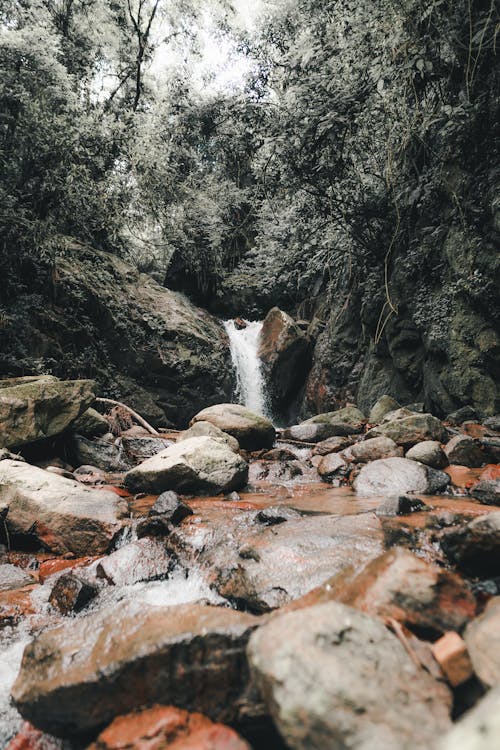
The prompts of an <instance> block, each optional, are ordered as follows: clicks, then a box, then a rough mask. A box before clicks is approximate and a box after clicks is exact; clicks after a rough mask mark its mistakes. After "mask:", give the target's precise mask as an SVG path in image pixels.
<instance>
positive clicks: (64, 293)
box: [0, 242, 232, 425]
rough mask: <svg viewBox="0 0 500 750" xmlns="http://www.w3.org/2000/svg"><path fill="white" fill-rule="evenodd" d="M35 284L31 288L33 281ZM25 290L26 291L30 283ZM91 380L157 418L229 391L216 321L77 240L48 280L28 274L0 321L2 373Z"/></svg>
mask: <svg viewBox="0 0 500 750" xmlns="http://www.w3.org/2000/svg"><path fill="white" fill-rule="evenodd" d="M34 289H35V290H36V293H34V292H33V290H34ZM27 290H29V291H27ZM37 371H38V372H51V373H52V374H54V375H57V376H63V377H65V378H71V377H83V378H87V377H89V378H92V379H94V380H96V381H97V382H98V384H99V386H100V389H99V390H100V393H101V395H106V396H108V397H112V398H117V399H119V400H123V401H125V402H126V403H128V404H130V406H132V407H134V408H135V409H137V410H138V411H139V412H140V413H142V414H143V415H144V416H145V417H146V418H148V419H150V420H152V421H153V422H154V423H156V424H162V423H168V422H170V423H174V424H178V425H185V424H187V423H188V422H189V420H190V419H191V417H192V416H193V415H194V414H196V413H197V412H198V411H199V410H200V409H201V408H203V407H205V406H207V405H209V404H212V403H218V402H221V401H227V400H228V399H229V397H230V393H231V386H232V380H231V365H230V354H229V344H228V340H227V337H226V333H225V331H224V328H223V327H222V326H221V325H220V323H219V321H218V320H217V319H216V318H214V317H212V316H211V315H210V314H208V313H207V312H205V311H202V310H200V309H199V308H197V307H195V306H194V305H193V304H191V303H190V302H189V301H188V300H187V299H186V298H185V297H184V296H183V295H181V294H177V293H175V292H171V291H169V290H168V289H165V288H164V287H162V286H160V285H159V284H157V283H156V282H155V281H154V280H153V279H151V278H150V277H149V276H146V275H144V274H140V273H139V272H137V271H136V270H135V269H133V268H132V267H131V266H129V265H128V264H126V263H124V262H123V261H121V260H119V259H118V258H116V257H115V256H112V255H109V254H107V253H103V252H98V251H95V250H93V249H91V248H89V247H87V246H84V245H80V244H78V243H76V242H70V243H68V246H67V249H66V252H65V253H64V255H62V256H61V257H59V258H58V259H57V262H56V265H55V267H54V268H53V271H52V281H51V282H50V283H45V284H40V283H37V281H36V279H33V278H30V279H27V283H26V285H25V286H24V291H23V287H22V285H21V284H20V292H19V294H18V297H17V299H16V301H15V303H14V304H11V305H10V306H9V314H8V317H7V316H6V317H4V318H3V319H2V324H1V326H0V376H2V377H3V376H10V375H22V374H32V373H34V372H37Z"/></svg>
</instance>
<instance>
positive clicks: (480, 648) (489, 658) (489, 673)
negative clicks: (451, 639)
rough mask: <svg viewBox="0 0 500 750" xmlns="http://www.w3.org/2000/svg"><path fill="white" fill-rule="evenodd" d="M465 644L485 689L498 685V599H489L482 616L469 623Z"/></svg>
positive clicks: (499, 628) (499, 602)
mask: <svg viewBox="0 0 500 750" xmlns="http://www.w3.org/2000/svg"><path fill="white" fill-rule="evenodd" d="M464 638H465V642H466V644H467V649H468V651H469V656H470V658H471V661H472V666H473V667H474V672H475V673H476V675H477V676H478V677H479V679H480V680H481V682H482V684H483V685H484V686H485V687H486V688H491V687H493V686H495V685H499V684H500V597H498V596H496V597H494V598H493V599H490V601H489V602H488V604H487V606H486V609H485V610H484V612H483V614H482V615H481V616H480V617H478V618H477V619H475V620H473V622H471V623H469V625H468V626H467V628H466V630H465V635H464Z"/></svg>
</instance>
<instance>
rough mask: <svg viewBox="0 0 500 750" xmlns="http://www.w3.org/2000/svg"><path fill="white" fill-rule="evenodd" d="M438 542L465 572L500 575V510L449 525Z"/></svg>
mask: <svg viewBox="0 0 500 750" xmlns="http://www.w3.org/2000/svg"><path fill="white" fill-rule="evenodd" d="M441 546H442V547H443V549H444V551H445V553H446V555H447V556H448V557H449V559H450V560H451V561H452V562H453V563H455V565H457V567H459V568H460V569H461V570H463V571H465V572H466V573H468V574H471V575H477V576H479V577H481V578H494V577H496V576H500V511H497V512H495V513H488V514H487V515H485V516H480V517H479V518H475V519H474V520H473V521H470V522H469V523H467V524H466V525H465V526H460V527H459V528H455V529H451V530H450V531H448V532H447V533H446V534H445V535H444V536H443V537H442V540H441Z"/></svg>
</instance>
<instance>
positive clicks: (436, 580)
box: [329, 547, 476, 635]
mask: <svg viewBox="0 0 500 750" xmlns="http://www.w3.org/2000/svg"><path fill="white" fill-rule="evenodd" d="M329 583H330V590H331V598H332V599H335V600H336V601H339V602H341V603H342V604H348V605H349V606H351V607H354V608H355V609H359V610H361V611H362V612H366V613H367V614H369V615H372V616H373V617H375V616H376V617H381V618H392V619H394V620H397V621H398V622H401V623H403V624H404V625H406V626H407V627H409V628H415V629H416V630H417V632H422V631H424V632H427V633H429V632H430V633H432V634H433V635H436V634H441V633H444V632H445V631H447V630H461V628H463V627H464V625H465V624H466V623H467V622H469V621H470V620H471V619H472V618H473V617H474V616H475V614H476V601H475V598H474V596H473V594H472V593H471V591H470V590H469V589H468V588H467V586H466V585H465V583H464V581H463V580H462V579H461V578H460V576H458V575H456V574H454V573H450V572H449V571H447V570H444V569H442V568H439V567H438V566H437V565H431V564H429V563H428V562H426V561H425V560H422V559H421V558H419V557H417V556H416V555H414V554H412V553H411V552H409V551H408V550H406V549H403V548H402V547H395V548H393V549H392V550H390V551H389V552H386V553H385V554H384V555H382V556H381V557H378V558H376V559H375V560H372V561H371V562H369V563H368V565H367V566H366V567H365V568H363V569H362V570H361V571H360V572H357V571H354V570H350V571H347V572H345V573H341V574H340V575H339V576H338V577H337V579H333V580H331V581H330V582H329Z"/></svg>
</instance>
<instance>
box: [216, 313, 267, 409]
mask: <svg viewBox="0 0 500 750" xmlns="http://www.w3.org/2000/svg"><path fill="white" fill-rule="evenodd" d="M245 323H246V324H247V326H246V328H242V329H241V330H238V328H237V327H236V326H235V324H234V320H227V321H226V322H225V323H224V327H225V329H226V331H227V335H228V336H229V343H230V347H231V358H232V360H233V365H234V369H235V372H236V396H237V398H238V401H239V403H240V404H242V405H243V406H247V407H248V408H249V409H250V410H251V411H254V412H256V413H257V414H264V415H266V416H267V414H268V408H267V403H266V395H265V383H264V376H263V374H262V363H261V361H260V359H259V357H258V356H257V352H258V350H259V341H260V332H261V330H262V322H261V321H245Z"/></svg>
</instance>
